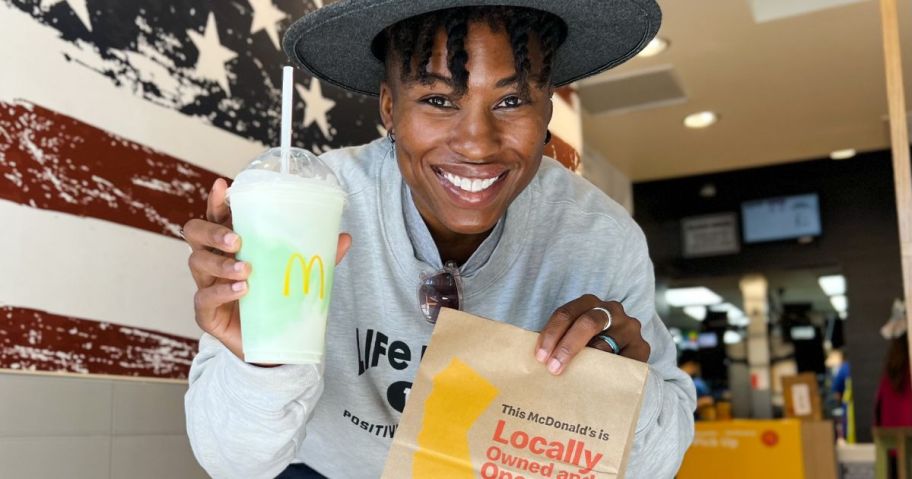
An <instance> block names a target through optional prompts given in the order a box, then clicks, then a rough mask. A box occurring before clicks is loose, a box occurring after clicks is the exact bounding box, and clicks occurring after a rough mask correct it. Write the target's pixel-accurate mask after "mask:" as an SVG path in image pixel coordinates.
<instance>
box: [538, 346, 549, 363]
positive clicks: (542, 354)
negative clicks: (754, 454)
mask: <svg viewBox="0 0 912 479" xmlns="http://www.w3.org/2000/svg"><path fill="white" fill-rule="evenodd" d="M546 359H548V351H545V348H539V349H538V352H537V353H535V360H536V361H538V362H540V363H544V362H545V360H546Z"/></svg>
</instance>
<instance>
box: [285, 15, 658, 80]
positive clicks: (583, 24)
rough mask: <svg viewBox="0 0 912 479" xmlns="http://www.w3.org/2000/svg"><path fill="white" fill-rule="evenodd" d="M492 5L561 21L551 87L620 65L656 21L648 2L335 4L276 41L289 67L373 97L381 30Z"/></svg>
mask: <svg viewBox="0 0 912 479" xmlns="http://www.w3.org/2000/svg"><path fill="white" fill-rule="evenodd" d="M494 5H502V6H515V7H526V8H534V9H537V10H542V11H545V12H549V13H552V14H554V15H556V16H557V17H559V18H560V19H561V20H563V22H564V23H565V24H566V27H567V38H566V39H565V40H564V42H563V43H562V44H561V46H560V48H558V50H557V52H556V54H555V59H554V64H553V65H552V70H551V79H552V83H553V84H554V85H555V86H561V85H566V84H568V83H571V82H574V81H576V80H580V79H582V78H585V77H587V76H590V75H594V74H596V73H599V72H602V71H604V70H607V69H609V68H611V67H614V66H617V65H619V64H621V63H623V62H625V61H626V60H628V59H629V58H631V57H633V56H634V55H636V54H637V53H638V52H639V51H640V50H642V49H643V48H644V47H646V44H648V43H649V41H650V40H652V39H653V38H654V37H655V35H656V33H657V32H658V31H659V25H660V24H661V23H662V11H661V10H660V9H659V6H658V5H657V4H656V2H655V1H654V0H529V1H511V0H506V1H505V0H341V1H339V2H336V3H333V4H331V5H328V6H326V7H323V8H320V9H317V10H315V11H313V12H311V13H308V14H307V15H305V16H303V17H301V18H300V19H298V20H297V21H296V22H295V23H294V24H292V25H291V27H290V28H289V29H288V31H287V32H285V38H284V39H283V42H282V43H283V47H284V49H285V53H286V54H287V55H288V57H289V58H290V59H291V61H292V62H293V63H294V64H295V65H297V66H299V67H303V68H305V69H306V70H308V71H309V72H310V73H312V74H313V75H314V76H316V77H318V78H320V79H322V80H324V81H327V82H329V83H332V84H333V85H336V86H339V87H342V88H345V89H347V90H351V91H355V92H358V93H363V94H366V95H373V96H376V95H378V94H379V92H380V81H381V80H382V78H383V73H384V71H383V68H384V66H383V62H382V60H381V59H379V58H377V57H376V56H374V54H373V52H372V50H371V46H372V43H373V41H374V39H375V38H376V37H377V35H379V34H380V33H382V32H383V30H384V29H385V28H386V27H388V26H390V25H393V24H395V23H397V22H399V21H401V20H404V19H406V18H409V17H413V16H416V15H421V14H423V13H428V12H432V11H435V10H443V9H447V8H454V7H470V6H494Z"/></svg>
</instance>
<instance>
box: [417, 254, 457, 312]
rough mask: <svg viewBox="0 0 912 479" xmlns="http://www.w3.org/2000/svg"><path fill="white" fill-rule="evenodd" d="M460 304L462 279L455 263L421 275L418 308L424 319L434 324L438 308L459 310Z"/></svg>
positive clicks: (449, 263)
mask: <svg viewBox="0 0 912 479" xmlns="http://www.w3.org/2000/svg"><path fill="white" fill-rule="evenodd" d="M461 302H462V279H461V278H460V277H459V267H457V266H456V263H454V262H452V261H450V262H447V264H446V265H444V267H443V268H442V269H440V270H438V271H436V272H434V273H431V274H422V275H421V284H420V285H419V286H418V306H419V307H420V308H421V313H422V314H424V319H425V320H427V322H429V323H431V324H434V323H436V322H437V315H438V314H440V308H452V309H459V305H460V303H461Z"/></svg>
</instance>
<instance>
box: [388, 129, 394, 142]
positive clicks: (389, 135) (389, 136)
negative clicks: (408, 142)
mask: <svg viewBox="0 0 912 479" xmlns="http://www.w3.org/2000/svg"><path fill="white" fill-rule="evenodd" d="M386 137H387V138H389V141H390V143H395V142H396V134H395V133H393V130H386Z"/></svg>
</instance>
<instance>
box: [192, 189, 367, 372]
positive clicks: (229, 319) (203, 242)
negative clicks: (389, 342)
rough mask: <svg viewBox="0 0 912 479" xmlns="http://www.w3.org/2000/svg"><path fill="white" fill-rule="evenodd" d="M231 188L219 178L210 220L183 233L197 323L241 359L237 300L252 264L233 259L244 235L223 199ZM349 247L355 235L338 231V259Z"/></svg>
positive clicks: (194, 223) (211, 195) (208, 213)
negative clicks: (237, 230) (234, 226)
mask: <svg viewBox="0 0 912 479" xmlns="http://www.w3.org/2000/svg"><path fill="white" fill-rule="evenodd" d="M227 190H228V184H227V182H225V180H223V179H221V178H219V179H217V180H215V184H213V185H212V191H210V192H209V199H208V202H207V204H206V220H201V219H192V220H190V221H188V222H187V224H185V225H184V228H183V230H182V232H183V233H182V234H183V236H184V239H185V240H186V241H187V243H188V244H189V245H190V249H191V250H192V252H191V254H190V259H189V265H190V273H191V274H192V275H193V280H194V281H196V287H197V291H196V294H195V295H194V297H193V309H194V310H195V313H196V324H198V325H199V327H200V328H201V329H202V330H203V331H205V332H207V333H209V334H210V335H212V336H213V337H215V338H216V339H218V340H219V341H221V342H222V344H224V345H225V347H227V348H228V349H229V350H231V352H232V353H234V354H235V355H236V356H237V357H239V358H241V359H243V358H244V351H243V348H242V346H241V315H240V308H239V305H238V299H239V298H241V297H242V296H244V295H245V294H247V278H248V277H249V276H250V271H251V266H250V264H249V263H245V262H243V261H237V260H235V254H236V253H237V252H238V251H240V249H241V238H240V236H238V235H237V233H235V232H234V231H232V229H231V227H232V226H231V211H230V210H229V209H228V204H227V203H225V196H226V192H227ZM349 246H351V236H349V235H348V234H345V233H343V234H341V235H339V245H338V249H337V251H336V264H339V262H340V261H342V257H343V256H345V253H346V252H348V248H349Z"/></svg>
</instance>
